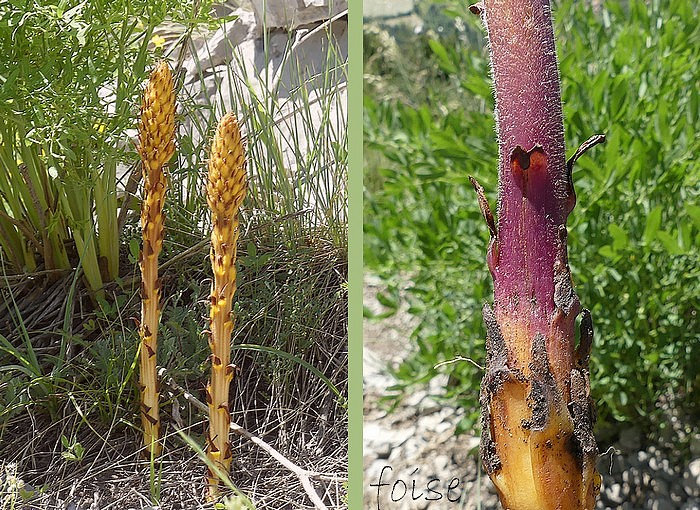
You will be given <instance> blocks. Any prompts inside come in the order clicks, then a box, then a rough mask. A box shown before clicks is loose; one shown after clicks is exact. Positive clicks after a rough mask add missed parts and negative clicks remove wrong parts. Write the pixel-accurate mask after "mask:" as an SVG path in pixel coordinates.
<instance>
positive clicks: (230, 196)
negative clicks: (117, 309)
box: [206, 113, 247, 499]
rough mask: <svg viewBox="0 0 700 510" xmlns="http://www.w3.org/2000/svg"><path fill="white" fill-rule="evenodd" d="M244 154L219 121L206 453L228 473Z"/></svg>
mask: <svg viewBox="0 0 700 510" xmlns="http://www.w3.org/2000/svg"><path fill="white" fill-rule="evenodd" d="M246 186H247V184H246V169H245V152H244V148H243V141H242V139H241V132H240V129H239V127H238V122H237V121H236V117H235V116H234V115H233V114H232V113H228V114H226V115H225V116H224V117H223V118H222V119H221V120H220V121H219V125H218V127H217V130H216V135H215V136H214V140H213V142H212V146H211V152H210V156H209V175H208V179H207V203H208V204H209V209H211V213H212V224H213V228H212V232H211V252H210V259H211V266H212V271H213V273H214V279H213V282H212V287H211V296H210V312H209V331H210V334H209V347H210V349H211V353H212V354H211V362H212V363H211V379H210V381H209V384H208V385H207V389H206V393H207V404H208V407H209V431H208V433H207V454H208V456H209V458H210V459H211V461H212V462H213V463H214V464H215V465H217V466H218V467H220V468H221V470H222V471H223V472H224V473H228V472H229V469H230V467H231V458H232V454H231V442H230V441H229V428H230V423H231V417H230V414H229V387H230V385H231V381H232V380H233V373H234V367H233V365H231V363H230V359H231V333H232V331H233V317H232V315H231V308H232V305H233V295H234V293H235V292H236V252H237V244H238V226H239V218H238V211H239V208H240V206H241V203H242V202H243V198H244V197H245V193H246ZM207 483H208V488H209V491H208V493H209V498H210V499H215V498H216V497H217V496H218V485H219V478H218V477H217V476H216V474H215V473H214V472H212V471H211V470H209V473H208V477H207Z"/></svg>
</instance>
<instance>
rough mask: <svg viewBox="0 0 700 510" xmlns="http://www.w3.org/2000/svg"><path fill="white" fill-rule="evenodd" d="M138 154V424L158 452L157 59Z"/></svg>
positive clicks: (170, 145) (164, 91)
mask: <svg viewBox="0 0 700 510" xmlns="http://www.w3.org/2000/svg"><path fill="white" fill-rule="evenodd" d="M138 151H139V154H140V155H141V161H142V169H143V202H142V204H141V232H142V236H143V246H142V249H141V255H140V257H139V265H140V267H141V326H140V328H139V335H140V337H141V355H140V356H141V359H140V365H139V369H140V370H139V387H140V389H141V423H142V425H143V441H144V445H145V446H146V449H147V451H148V452H149V454H153V456H158V455H160V452H161V443H160V442H159V439H160V416H159V413H158V396H159V387H158V386H159V385H158V379H157V377H156V353H157V352H158V322H159V319H160V294H161V290H160V279H159V278H158V254H160V250H161V248H162V246H163V222H164V217H163V202H164V201H165V189H166V186H167V183H166V179H165V172H164V167H165V165H166V164H167V163H168V161H170V158H172V156H173V154H174V152H175V90H174V87H173V77H172V74H171V72H170V67H168V64H167V63H166V62H161V63H160V64H158V66H157V67H156V68H155V69H154V70H153V72H152V73H151V76H150V79H149V81H148V85H147V86H146V90H145V92H144V94H143V102H142V104H141V122H140V123H139V147H138Z"/></svg>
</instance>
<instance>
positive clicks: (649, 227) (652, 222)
mask: <svg viewBox="0 0 700 510" xmlns="http://www.w3.org/2000/svg"><path fill="white" fill-rule="evenodd" d="M659 227H661V206H660V205H657V206H656V207H654V208H653V209H652V210H651V212H650V213H649V215H648V216H647V223H646V227H644V242H645V243H646V244H651V242H652V241H653V240H654V238H655V237H656V232H658V230H659Z"/></svg>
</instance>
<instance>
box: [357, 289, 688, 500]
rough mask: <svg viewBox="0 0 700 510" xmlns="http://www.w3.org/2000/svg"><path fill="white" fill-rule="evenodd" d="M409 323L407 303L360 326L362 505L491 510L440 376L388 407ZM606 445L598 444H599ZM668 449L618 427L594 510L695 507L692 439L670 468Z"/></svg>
mask: <svg viewBox="0 0 700 510" xmlns="http://www.w3.org/2000/svg"><path fill="white" fill-rule="evenodd" d="M380 289H381V282H380V281H379V280H377V279H376V278H372V277H366V279H365V292H364V300H365V302H364V304H365V306H366V307H368V308H369V309H370V310H372V311H374V312H381V311H383V310H382V307H381V305H380V304H379V303H378V301H377V300H376V294H377V292H378V290H380ZM415 323H416V319H415V318H414V317H412V316H410V315H409V314H408V313H407V312H406V311H405V309H403V310H399V311H398V312H397V313H396V314H395V315H393V316H392V317H390V318H388V319H384V320H379V321H375V320H369V319H365V324H364V338H365V340H364V354H363V360H364V374H363V378H364V392H365V393H364V415H365V425H364V452H363V454H364V469H365V476H364V508H366V509H375V510H379V509H387V510H390V509H397V510H399V509H400V510H408V509H411V510H414V509H416V510H417V509H425V508H432V509H437V508H445V509H455V510H456V509H476V508H482V509H494V510H495V509H498V508H500V505H499V503H498V498H497V496H496V493H495V489H494V488H493V484H492V483H491V482H490V480H489V479H488V477H486V476H485V475H484V473H483V471H482V470H481V466H480V463H479V461H478V450H479V447H478V445H479V438H478V431H475V432H474V434H473V435H469V434H462V435H459V436H457V435H455V428H456V425H457V423H458V422H459V420H460V419H461V418H462V416H463V414H464V411H463V410H461V409H457V408H454V407H450V406H446V405H444V404H441V403H439V402H438V400H437V398H436V397H437V396H438V395H439V394H440V393H441V389H442V387H443V386H444V385H445V383H446V378H445V376H439V377H436V378H435V379H433V380H432V381H431V382H430V384H429V386H427V387H424V388H422V389H420V390H417V391H414V392H413V393H412V394H410V395H408V396H407V397H406V398H404V399H403V400H402V401H401V402H400V403H399V404H398V405H397V406H396V407H395V408H393V409H388V408H387V405H386V401H385V400H383V397H386V394H387V388H389V387H391V386H392V385H393V384H394V383H395V381H394V379H393V377H392V376H391V375H390V374H389V373H388V370H387V367H389V366H396V365H397V364H398V363H400V362H401V360H402V359H404V358H405V356H406V354H407V353H408V352H410V349H411V346H410V341H409V337H410V333H411V331H412V330H413V328H414V327H415ZM607 446H608V445H599V447H600V449H601V450H605V448H607ZM665 452H666V450H664V449H661V448H659V447H656V446H653V445H652V446H647V447H643V446H642V435H641V433H640V432H639V430H637V429H635V428H632V429H628V430H625V431H623V432H622V433H621V434H620V439H619V441H618V442H617V443H615V444H613V445H612V449H610V450H609V452H608V453H607V454H603V455H601V457H600V460H599V464H598V469H599V472H600V473H601V475H602V477H603V483H602V487H601V495H600V498H599V499H598V503H597V505H596V508H597V509H624V510H673V509H681V510H700V436H695V438H693V440H692V442H691V453H692V458H693V460H692V461H690V462H688V463H682V464H681V465H678V464H677V463H674V462H673V461H672V460H671V458H670V456H669V455H668V454H667V453H665Z"/></svg>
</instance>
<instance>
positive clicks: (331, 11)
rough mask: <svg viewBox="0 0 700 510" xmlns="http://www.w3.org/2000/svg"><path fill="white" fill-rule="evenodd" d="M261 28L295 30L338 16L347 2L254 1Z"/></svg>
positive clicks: (316, 0)
mask: <svg viewBox="0 0 700 510" xmlns="http://www.w3.org/2000/svg"><path fill="white" fill-rule="evenodd" d="M251 3H252V5H253V9H254V10H255V17H256V18H257V21H258V24H259V25H260V26H265V27H267V28H284V29H293V28H296V27H299V26H302V25H309V24H312V23H316V22H319V21H324V20H327V19H330V18H332V17H334V16H337V15H338V14H340V13H341V12H343V11H345V10H347V8H348V2H347V0H252V1H251Z"/></svg>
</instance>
